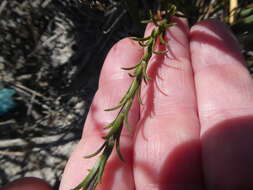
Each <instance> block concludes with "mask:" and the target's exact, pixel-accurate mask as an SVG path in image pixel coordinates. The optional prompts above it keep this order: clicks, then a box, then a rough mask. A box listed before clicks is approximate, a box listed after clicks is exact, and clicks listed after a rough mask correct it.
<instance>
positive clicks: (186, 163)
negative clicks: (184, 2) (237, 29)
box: [5, 19, 253, 190]
mask: <svg viewBox="0 0 253 190" xmlns="http://www.w3.org/2000/svg"><path fill="white" fill-rule="evenodd" d="M174 21H175V22H177V25H176V26H175V27H173V28H171V29H169V31H168V32H167V34H166V39H167V40H168V41H169V44H170V47H169V52H168V53H167V55H166V56H165V57H163V56H154V57H153V58H152V61H151V63H150V69H149V75H150V76H151V78H152V80H150V81H149V84H148V85H143V86H142V99H143V103H144V105H143V106H140V105H139V104H138V102H137V101H135V102H134V105H133V108H132V110H131V114H130V115H129V118H130V123H131V125H132V126H133V132H131V133H130V132H128V131H127V130H124V131H123V136H122V138H121V149H122V152H123V154H124V157H125V158H126V162H125V163H122V162H121V161H120V160H119V158H118V156H117V154H116V153H115V152H113V154H112V156H111V158H110V159H109V161H108V165H107V167H106V171H105V175H104V177H103V180H102V185H99V187H98V189H99V190H119V189H120V190H135V189H136V190H156V189H157V190H181V189H182V190H198V189H201V190H202V189H207V190H209V189H211V190H213V189H215V190H234V189H253V153H252V148H251V147H252V144H253V138H252V136H253V126H252V125H253V124H252V122H253V80H252V78H251V76H250V74H249V72H248V71H247V69H246V68H245V67H244V64H245V63H244V61H243V59H242V57H241V54H240V50H239V46H238V44H237V42H236V40H235V39H234V37H233V36H232V34H231V33H230V32H229V31H228V29H227V28H226V27H225V26H224V25H223V24H221V23H219V22H217V21H214V20H209V21H203V22H200V23H198V24H196V25H195V26H193V27H192V28H191V30H190V31H189V29H188V25H187V23H186V22H185V21H184V20H180V19H174ZM152 27H153V26H148V27H147V31H146V33H149V32H150V31H151V30H152ZM142 54H143V51H142V50H141V49H140V48H139V46H138V44H136V43H134V42H132V41H131V40H129V39H124V40H121V41H120V42H118V43H117V44H116V45H115V46H114V47H113V48H112V49H111V51H110V52H109V54H108V56H107V58H106V60H105V63H104V66H103V69H102V72H101V76H100V81H99V89H98V91H97V93H96V95H95V98H94V100H93V104H92V106H91V108H90V112H89V114H88V118H87V120H86V123H85V127H84V128H85V130H84V133H83V138H82V139H81V140H80V142H79V144H78V145H77V147H76V148H75V151H74V152H73V153H72V155H71V157H70V159H69V161H68V164H67V166H66V168H65V171H64V175H63V178H62V182H61V186H60V190H70V189H71V188H73V187H75V186H76V185H77V184H78V183H79V182H80V181H81V180H82V179H83V177H84V176H85V175H86V174H87V169H89V168H91V167H92V166H93V164H94V162H95V161H96V158H91V159H84V158H83V156H84V155H87V154H90V153H92V152H94V150H96V149H97V148H98V147H99V146H100V145H101V144H102V142H103V140H102V139H101V136H103V134H104V131H103V130H102V128H103V127H104V126H106V124H108V123H109V122H111V121H112V120H113V118H114V116H115V114H117V111H114V112H104V111H103V110H104V109H105V108H110V107H112V106H114V105H116V104H117V103H118V101H119V99H120V98H121V97H122V95H123V94H124V92H125V91H126V89H127V88H128V86H129V84H130V82H131V78H130V77H129V76H128V75H127V72H126V71H122V70H121V69H120V67H129V66H133V65H135V64H136V63H138V60H139V59H140V57H141V55H142ZM152 62H156V64H152ZM115 64H116V65H115ZM17 189H20V188H18V187H17ZM5 190H15V189H8V188H6V189H5ZM21 190H22V189H21ZM43 190H47V189H46V188H45V189H43Z"/></svg>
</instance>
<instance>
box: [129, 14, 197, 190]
mask: <svg viewBox="0 0 253 190" xmlns="http://www.w3.org/2000/svg"><path fill="white" fill-rule="evenodd" d="M173 22H176V23H177V25H176V26H174V27H171V29H169V30H168V31H167V33H166V38H167V39H166V40H167V41H168V43H169V49H168V50H169V51H168V53H167V55H161V56H154V57H153V58H152V60H151V63H150V66H149V67H150V68H149V71H148V74H149V76H150V77H151V78H152V79H151V80H150V81H149V82H148V85H146V86H145V85H144V86H143V88H142V96H143V102H144V106H143V107H142V110H141V120H140V122H139V131H138V132H137V135H136V139H135V145H134V177H135V183H136V189H140V190H141V189H159V190H168V189H169V190H171V189H194V190H196V189H199V188H200V187H201V168H200V153H199V151H200V148H199V123H198V116H197V112H196V101H195V93H194V82H193V73H192V69H191V64H190V57H189V44H188V25H187V23H186V21H185V20H181V19H177V18H174V20H173ZM152 28H153V26H150V27H149V28H148V29H147V30H148V31H147V32H149V33H150V32H151V30H152Z"/></svg>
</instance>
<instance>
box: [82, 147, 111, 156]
mask: <svg viewBox="0 0 253 190" xmlns="http://www.w3.org/2000/svg"><path fill="white" fill-rule="evenodd" d="M105 145H106V143H104V144H103V145H102V146H101V147H100V148H99V149H98V150H97V151H96V152H94V153H92V154H89V155H87V156H84V158H91V157H94V156H96V155H98V154H99V153H100V152H101V151H102V150H103V149H104V147H105Z"/></svg>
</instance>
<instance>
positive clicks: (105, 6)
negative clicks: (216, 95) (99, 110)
mask: <svg viewBox="0 0 253 190" xmlns="http://www.w3.org/2000/svg"><path fill="white" fill-rule="evenodd" d="M168 1H169V0H168ZM160 2H161V0H82V1H81V0H80V1H79V0H0V187H1V186H2V185H4V184H6V183H8V182H10V181H12V180H14V179H17V178H19V177H24V176H34V177H39V178H42V179H44V180H46V181H48V182H49V183H50V184H51V185H52V186H54V188H55V189H58V185H59V181H60V178H61V175H62V172H63V169H64V166H65V164H66V161H67V159H68V156H69V155H70V153H71V151H72V150H73V147H74V145H75V144H76V143H77V141H78V139H79V138H80V136H81V132H82V126H83V124H84V122H85V118H86V115H87V112H88V109H89V105H90V103H91V101H92V98H93V95H94V93H95V91H96V89H97V83H98V76H99V73H100V69H101V66H102V63H103V60H104V58H105V56H106V54H107V52H108V51H109V49H110V48H111V47H112V45H113V44H114V43H115V42H117V41H118V40H120V39H122V38H124V37H127V36H141V35H142V34H143V31H144V28H145V26H144V25H142V24H140V20H143V19H145V18H148V11H149V10H153V11H155V10H157V9H159V3H160ZM171 2H172V3H175V4H176V6H177V7H178V10H179V11H180V12H181V13H183V14H184V16H185V17H187V18H188V20H189V23H190V25H192V24H194V23H196V22H197V21H199V20H203V19H207V18H217V19H219V20H221V21H223V22H226V23H227V24H228V25H229V26H230V27H231V29H232V30H233V31H234V33H235V35H236V36H237V38H238V40H239V41H240V43H241V46H242V53H243V54H244V56H245V58H246V60H247V63H248V68H249V70H250V71H251V72H252V70H253V69H252V65H253V4H252V3H251V1H250V0H249V1H247V0H243V1H235V0H192V1H191V4H190V3H189V1H187V0H175V1H173V0H171ZM233 4H235V6H232V8H231V5H233Z"/></svg>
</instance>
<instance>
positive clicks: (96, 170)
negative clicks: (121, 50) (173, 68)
mask: <svg viewBox="0 0 253 190" xmlns="http://www.w3.org/2000/svg"><path fill="white" fill-rule="evenodd" d="M164 7H165V8H166V9H164V10H161V11H158V12H157V15H156V16H154V15H153V14H152V13H150V19H149V20H147V21H145V23H153V24H154V25H155V26H156V27H155V28H154V29H153V30H152V32H151V34H150V35H149V36H148V37H145V38H132V39H133V40H135V41H138V42H139V44H140V45H141V46H142V47H143V48H145V52H144V55H143V56H142V57H141V59H140V61H139V63H138V64H136V65H135V66H134V67H130V68H122V69H124V70H134V72H133V74H129V76H130V77H133V81H132V83H131V85H130V87H129V89H128V90H127V92H126V94H125V95H124V96H123V98H122V99H121V100H120V102H119V104H118V105H117V106H115V107H113V108H110V109H107V110H105V111H112V110H117V109H119V112H118V114H117V116H116V118H115V119H114V120H113V121H112V122H111V123H110V124H109V125H108V126H106V127H105V128H104V129H109V131H108V133H107V134H106V135H105V136H104V137H103V139H104V140H105V142H104V144H103V145H102V146H101V147H100V148H99V149H98V150H97V151H96V152H95V153H93V154H91V155H88V156H86V158H90V157H93V156H96V155H98V154H99V153H101V155H100V156H99V158H98V160H97V162H96V163H95V165H94V167H93V168H92V169H91V170H90V171H89V173H88V175H87V176H86V177H85V178H84V180H83V181H82V182H81V183H80V184H79V185H78V186H77V187H75V188H74V189H73V190H80V189H82V190H95V188H96V186H97V185H98V184H99V183H101V180H102V176H103V172H104V169H105V166H106V163H107V160H108V159H109V157H110V155H111V153H112V151H113V148H114V147H116V152H117V154H118V156H119V158H120V159H121V160H122V161H124V158H123V155H122V153H121V151H120V135H121V131H122V128H123V125H124V124H125V126H126V127H127V128H128V129H130V126H129V122H128V114H129V111H130V108H131V106H132V103H133V100H134V98H135V96H136V95H137V96H138V101H139V103H140V104H142V101H141V97H140V88H141V84H142V82H143V81H144V82H145V83H147V82H148V80H150V77H149V76H148V74H147V68H148V64H149V62H150V58H151V57H152V55H153V54H164V53H165V52H166V51H156V44H157V42H160V43H161V44H162V45H167V43H166V42H165V40H164V35H165V32H166V29H167V28H168V27H171V26H173V25H174V24H171V23H169V22H170V18H171V17H172V16H173V15H175V13H176V8H175V6H173V5H171V4H166V6H164Z"/></svg>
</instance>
